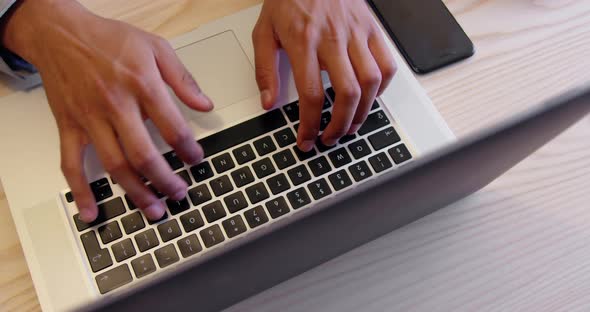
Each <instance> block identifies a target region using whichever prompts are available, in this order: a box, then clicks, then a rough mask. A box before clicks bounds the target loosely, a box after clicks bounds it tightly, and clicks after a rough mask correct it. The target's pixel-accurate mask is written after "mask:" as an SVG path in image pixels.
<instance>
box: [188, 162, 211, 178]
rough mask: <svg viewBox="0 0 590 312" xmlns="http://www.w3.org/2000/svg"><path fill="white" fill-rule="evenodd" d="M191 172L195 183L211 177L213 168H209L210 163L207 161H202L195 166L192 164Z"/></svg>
mask: <svg viewBox="0 0 590 312" xmlns="http://www.w3.org/2000/svg"><path fill="white" fill-rule="evenodd" d="M191 173H192V174H193V178H195V181H197V183H199V182H203V181H205V180H207V179H209V178H211V177H213V169H211V165H210V164H209V162H207V161H205V162H202V163H200V164H198V165H196V166H192V167H191Z"/></svg>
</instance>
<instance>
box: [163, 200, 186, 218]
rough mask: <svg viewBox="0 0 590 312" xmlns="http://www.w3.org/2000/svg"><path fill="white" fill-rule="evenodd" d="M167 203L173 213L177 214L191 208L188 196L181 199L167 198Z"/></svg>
mask: <svg viewBox="0 0 590 312" xmlns="http://www.w3.org/2000/svg"><path fill="white" fill-rule="evenodd" d="M166 205H167V206H168V210H170V213H171V214H172V215H177V214H179V213H181V212H183V211H186V210H188V209H189V208H190V204H189V203H188V199H186V198H183V199H181V200H172V199H166Z"/></svg>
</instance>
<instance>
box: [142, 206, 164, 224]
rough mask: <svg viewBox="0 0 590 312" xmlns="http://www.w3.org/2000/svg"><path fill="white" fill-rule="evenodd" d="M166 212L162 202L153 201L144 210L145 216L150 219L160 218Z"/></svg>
mask: <svg viewBox="0 0 590 312" xmlns="http://www.w3.org/2000/svg"><path fill="white" fill-rule="evenodd" d="M164 212H165V211H164V207H162V203H160V202H157V203H153V204H151V205H150V206H148V207H147V208H145V209H144V210H143V213H144V214H145V216H146V217H147V218H148V219H150V220H159V219H160V218H162V216H164Z"/></svg>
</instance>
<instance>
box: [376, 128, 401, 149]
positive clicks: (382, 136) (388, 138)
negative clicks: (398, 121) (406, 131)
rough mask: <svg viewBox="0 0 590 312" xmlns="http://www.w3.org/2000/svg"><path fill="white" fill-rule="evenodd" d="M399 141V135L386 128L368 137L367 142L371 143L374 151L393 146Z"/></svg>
mask: <svg viewBox="0 0 590 312" xmlns="http://www.w3.org/2000/svg"><path fill="white" fill-rule="evenodd" d="M400 140H401V139H400V137H399V135H398V134H397V132H395V130H394V129H393V128H387V129H385V130H381V131H379V132H377V133H375V134H372V135H370V136H369V142H371V146H373V148H374V149H375V150H376V151H378V150H380V149H382V148H385V147H387V146H390V145H393V144H395V143H397V142H399V141H400Z"/></svg>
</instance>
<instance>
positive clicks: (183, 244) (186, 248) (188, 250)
mask: <svg viewBox="0 0 590 312" xmlns="http://www.w3.org/2000/svg"><path fill="white" fill-rule="evenodd" d="M176 244H177V245H178V249H179V250H180V254H181V255H182V256H183V257H184V258H188V257H190V256H192V255H195V254H197V253H198V252H199V251H201V250H203V247H201V243H199V238H197V235H195V234H192V235H189V236H187V237H185V238H182V239H179V240H178V242H177V243H176Z"/></svg>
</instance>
